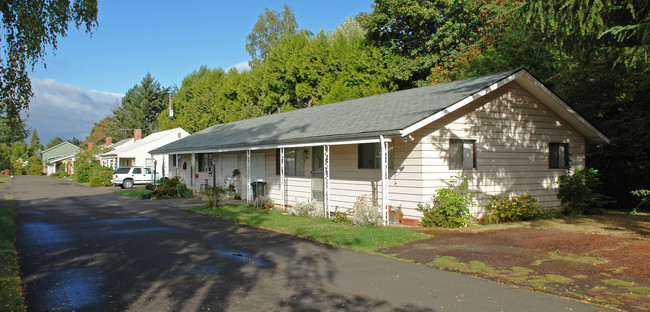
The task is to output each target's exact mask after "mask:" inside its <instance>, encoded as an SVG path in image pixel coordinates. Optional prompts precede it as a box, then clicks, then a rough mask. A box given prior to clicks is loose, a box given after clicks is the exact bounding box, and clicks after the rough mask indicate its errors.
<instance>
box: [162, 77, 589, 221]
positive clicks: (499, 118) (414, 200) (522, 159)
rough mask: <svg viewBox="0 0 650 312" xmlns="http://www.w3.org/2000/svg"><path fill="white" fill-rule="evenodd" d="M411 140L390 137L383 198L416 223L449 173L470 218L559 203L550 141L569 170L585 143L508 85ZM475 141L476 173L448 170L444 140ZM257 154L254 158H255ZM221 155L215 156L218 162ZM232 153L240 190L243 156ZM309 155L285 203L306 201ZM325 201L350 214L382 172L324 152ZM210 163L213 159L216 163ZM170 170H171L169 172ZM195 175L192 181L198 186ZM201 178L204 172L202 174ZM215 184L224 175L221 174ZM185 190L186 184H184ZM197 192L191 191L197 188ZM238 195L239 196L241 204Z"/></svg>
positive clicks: (345, 154)
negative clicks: (506, 207)
mask: <svg viewBox="0 0 650 312" xmlns="http://www.w3.org/2000/svg"><path fill="white" fill-rule="evenodd" d="M412 137H413V138H414V140H413V141H411V140H407V141H406V142H404V141H403V140H402V138H394V139H393V144H392V145H393V147H394V157H393V159H394V163H393V168H392V169H391V170H390V171H389V178H390V181H389V183H388V184H389V200H390V204H391V205H392V206H393V207H395V208H398V207H399V208H401V210H402V212H403V213H404V215H405V216H406V217H420V216H421V213H420V212H419V211H418V210H417V205H418V203H422V202H430V201H431V198H432V196H433V195H434V194H435V191H436V189H439V188H441V187H446V186H448V182H449V179H450V177H451V176H452V175H456V174H458V173H465V174H468V175H470V176H472V177H474V180H473V181H472V182H471V184H470V191H471V192H472V193H473V194H474V195H475V196H476V203H477V204H476V205H475V206H474V207H472V213H473V214H474V215H476V216H480V215H481V214H482V213H483V211H484V207H485V204H487V202H488V199H489V198H490V197H491V196H493V195H505V194H515V193H523V192H528V194H530V195H532V196H534V197H535V198H537V199H538V200H539V201H540V202H541V203H542V204H543V205H544V206H546V207H548V208H557V207H559V205H560V202H559V200H558V199H557V197H556V187H557V185H556V183H555V181H556V180H557V177H558V176H560V175H562V174H563V173H564V170H563V169H549V168H548V166H549V165H548V164H549V158H548V157H549V151H548V148H549V142H557V143H569V152H570V156H571V165H572V166H573V167H579V166H584V164H585V139H584V136H582V135H581V134H580V133H579V132H578V131H576V130H575V129H574V128H572V127H571V126H569V125H568V124H566V123H565V122H564V121H563V120H561V119H560V118H559V117H558V116H557V115H556V114H555V113H553V112H552V111H551V110H550V109H548V108H547V107H546V106H544V105H543V104H541V103H540V102H539V101H537V100H536V99H535V98H534V97H532V96H531V95H530V94H528V93H527V92H526V91H525V90H524V89H522V88H521V87H520V86H519V85H518V84H516V83H515V82H511V83H510V84H508V85H506V86H504V87H503V88H501V89H500V90H497V91H495V92H493V93H491V94H490V95H488V96H485V97H483V98H481V99H479V100H478V101H476V102H474V103H471V104H470V105H468V106H466V107H465V108H463V109H462V110H459V111H456V112H454V113H451V114H449V115H448V116H446V117H444V118H442V119H440V120H437V121H435V122H434V123H432V124H430V125H428V126H426V127H424V128H422V129H420V130H418V131H416V132H415V133H413V134H412ZM450 139H468V140H475V141H476V159H477V168H475V169H466V170H450V169H449V164H448V157H449V140H450ZM262 152H263V153H264V154H265V161H266V163H265V168H266V177H265V181H266V183H267V185H266V194H267V195H268V196H269V197H271V198H272V199H273V200H274V201H275V202H276V204H279V203H280V201H281V194H280V177H279V176H278V175H276V172H275V170H276V169H275V168H276V167H275V162H276V159H275V155H276V154H275V150H274V149H270V150H265V151H262ZM257 153H259V152H257ZM222 155H227V154H220V155H216V156H215V157H217V158H218V157H221V156H222ZM236 155H238V166H239V169H240V170H241V172H242V181H241V184H240V185H242V187H243V186H245V185H244V184H246V183H245V177H246V172H245V170H246V153H245V152H241V153H236ZM190 157H191V156H190V155H183V157H182V159H181V164H182V163H183V162H187V164H188V168H187V170H182V169H179V175H180V176H181V177H183V179H184V181H186V183H187V181H189V179H190V178H191V177H190V174H189V166H190ZM312 157H313V155H312V151H311V150H310V151H309V154H308V155H307V156H306V159H305V162H304V165H305V168H304V175H303V176H300V177H287V193H288V198H287V200H288V204H289V205H293V204H295V203H296V202H297V201H307V200H310V199H311V197H312V189H311V188H312V183H311V161H312ZM330 159H331V161H330V173H331V174H330V176H331V179H330V196H331V197H330V200H331V207H332V209H339V210H344V209H349V208H351V207H352V206H353V204H354V202H355V200H356V198H357V197H358V196H361V195H364V194H365V195H369V196H374V198H377V199H380V198H381V170H379V169H359V168H358V150H357V145H356V144H355V145H336V146H331V147H330ZM217 163H219V160H218V159H217ZM174 169H175V168H174V167H171V168H170V172H174ZM202 174H203V173H200V175H201V176H200V177H199V179H198V180H199V181H202V180H201V179H203V176H202ZM206 175H207V174H206ZM220 175H221V173H220V171H219V170H218V176H217V179H218V181H223V179H227V178H228V177H222V176H220ZM188 184H189V183H188ZM196 188H197V189H198V186H196ZM245 192H246V191H245V190H244V191H243V192H242V197H244V198H245Z"/></svg>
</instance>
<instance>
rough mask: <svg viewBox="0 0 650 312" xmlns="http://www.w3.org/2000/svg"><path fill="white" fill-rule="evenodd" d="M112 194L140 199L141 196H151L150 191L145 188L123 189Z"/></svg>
mask: <svg viewBox="0 0 650 312" xmlns="http://www.w3.org/2000/svg"><path fill="white" fill-rule="evenodd" d="M113 193H117V194H122V195H126V196H129V197H133V198H137V199H141V198H142V195H143V194H151V191H150V190H148V189H145V188H137V189H124V190H122V189H120V190H117V191H113Z"/></svg>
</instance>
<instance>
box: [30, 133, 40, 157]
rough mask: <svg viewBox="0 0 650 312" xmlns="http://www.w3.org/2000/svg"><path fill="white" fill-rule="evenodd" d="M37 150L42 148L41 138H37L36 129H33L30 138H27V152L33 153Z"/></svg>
mask: <svg viewBox="0 0 650 312" xmlns="http://www.w3.org/2000/svg"><path fill="white" fill-rule="evenodd" d="M39 150H43V145H41V139H39V138H38V131H36V129H34V130H33V131H32V138H31V139H30V140H29V154H30V155H35V154H36V152H38V151H39Z"/></svg>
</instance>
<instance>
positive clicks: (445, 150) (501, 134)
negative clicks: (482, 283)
mask: <svg viewBox="0 0 650 312" xmlns="http://www.w3.org/2000/svg"><path fill="white" fill-rule="evenodd" d="M587 141H591V142H594V143H607V142H608V141H609V139H608V138H607V137H606V136H605V135H604V134H602V133H601V132H600V131H598V130H597V129H596V128H595V127H594V126H593V125H591V124H590V123H589V122H588V121H586V120H585V119H584V118H582V117H581V116H580V115H578V113H576V112H575V111H574V110H573V109H572V108H571V107H569V106H568V105H567V104H566V103H565V102H564V101H563V100H562V99H560V98H559V97H558V96H557V95H555V94H554V93H553V92H552V91H550V90H549V89H548V88H546V87H545V86H544V85H543V84H542V83H541V82H540V81H539V80H537V79H536V78H535V77H533V76H532V75H531V74H530V73H529V72H528V71H526V70H525V69H517V70H510V71H506V72H501V73H495V74H491V75H486V76H481V77H474V78H469V79H464V80H459V81H453V82H448V83H441V84H436V85H432V86H425V87H420V88H414V89H410V90H403V91H398V92H393V93H388V94H382V95H376V96H371V97H366V98H361V99H356V100H349V101H344V102H339V103H333V104H328V105H321V106H316V107H312V108H305V109H299V110H295V111H291V112H286V113H281V114H275V115H269V116H263V117H259V118H253V119H247V120H240V121H236V122H231V123H226V124H219V125H215V126H212V127H210V128H207V129H204V130H202V131H200V132H197V133H195V134H192V135H190V136H188V137H186V138H184V139H181V140H178V141H175V142H173V143H170V144H167V145H165V146H162V147H159V148H157V149H155V150H152V151H150V153H152V154H154V155H165V154H167V155H170V156H169V159H170V160H169V161H168V163H170V164H171V166H170V169H171V173H172V176H173V175H178V176H180V177H181V178H182V180H183V181H184V182H185V183H186V184H187V185H188V186H190V187H192V188H194V189H195V190H198V189H199V188H200V187H201V184H211V183H212V182H211V181H212V172H211V171H210V170H209V168H210V166H211V164H212V163H213V162H214V163H215V164H216V166H217V167H216V168H217V169H216V170H215V171H216V172H215V174H216V181H218V183H233V184H235V186H236V187H237V190H238V192H240V194H241V195H242V197H243V198H247V199H249V200H250V199H251V196H250V193H251V187H250V182H251V181H256V180H263V181H265V182H266V194H267V195H268V196H270V197H271V198H272V199H273V200H274V201H275V202H276V203H278V204H281V205H283V206H284V205H291V204H294V203H295V202H297V201H307V200H312V199H313V200H316V201H318V202H321V203H322V204H323V206H324V207H325V209H326V214H327V212H329V211H334V210H335V209H339V210H342V209H349V208H351V207H352V206H353V204H354V202H355V200H356V199H357V197H358V196H360V195H363V194H368V195H371V196H373V197H374V198H375V199H376V202H377V204H378V205H380V207H381V209H382V212H383V216H384V220H386V222H387V220H388V209H389V207H390V206H392V207H393V209H395V208H400V209H401V211H402V213H403V214H404V216H405V217H411V218H421V216H422V215H421V212H420V211H419V210H418V209H417V205H418V203H425V202H431V198H432V196H433V195H434V194H435V191H436V190H437V189H439V188H442V187H447V186H448V185H449V180H450V177H451V176H453V175H457V174H459V173H464V174H467V175H469V176H471V177H473V178H474V180H473V181H471V182H470V185H469V191H470V192H471V193H473V194H474V195H475V196H476V200H475V202H476V204H475V205H474V206H473V207H472V209H471V212H472V214H473V215H475V216H480V215H482V214H483V212H484V209H485V205H486V204H487V202H488V201H489V198H490V197H491V196H493V195H505V194H515V193H521V192H528V194H530V195H532V196H534V197H535V198H537V199H538V200H539V202H540V203H541V204H543V205H544V206H546V207H547V208H559V207H560V201H559V200H558V198H557V196H556V194H557V189H556V188H557V184H556V180H557V178H558V177H559V176H560V175H562V174H564V172H565V170H566V169H567V168H570V167H581V166H584V165H585V145H586V142H587ZM235 169H237V170H238V171H239V172H241V174H240V175H239V177H233V171H235Z"/></svg>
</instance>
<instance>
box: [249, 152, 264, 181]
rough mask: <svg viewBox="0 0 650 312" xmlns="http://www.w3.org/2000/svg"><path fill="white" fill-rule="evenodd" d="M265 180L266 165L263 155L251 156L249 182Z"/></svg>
mask: <svg viewBox="0 0 650 312" xmlns="http://www.w3.org/2000/svg"><path fill="white" fill-rule="evenodd" d="M264 179H266V164H265V157H264V154H252V155H251V182H255V181H259V180H264Z"/></svg>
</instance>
